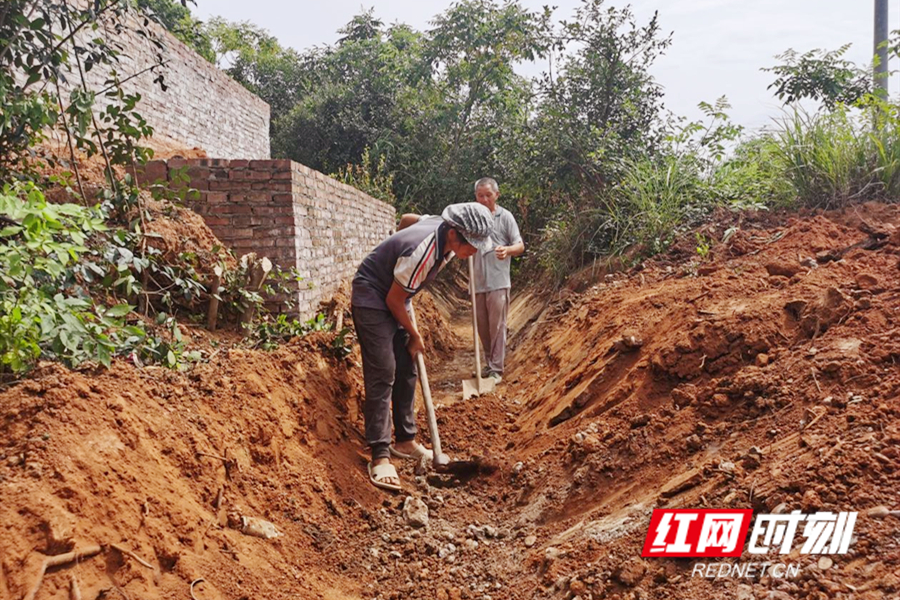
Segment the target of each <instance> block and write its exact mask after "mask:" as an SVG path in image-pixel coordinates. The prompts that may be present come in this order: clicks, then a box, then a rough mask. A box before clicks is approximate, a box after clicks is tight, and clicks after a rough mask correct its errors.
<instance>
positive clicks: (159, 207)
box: [146, 200, 237, 275]
mask: <svg viewBox="0 0 900 600" xmlns="http://www.w3.org/2000/svg"><path fill="white" fill-rule="evenodd" d="M147 209H148V212H149V213H150V220H148V221H147V225H146V227H147V244H148V246H150V247H153V248H156V249H157V250H159V252H160V253H161V257H162V259H163V260H164V261H165V262H169V263H171V262H177V261H184V260H187V261H188V262H190V263H193V264H194V265H195V267H196V269H197V271H198V272H199V273H202V274H205V275H209V274H211V273H212V270H213V267H215V266H216V265H218V264H222V265H224V266H225V267H226V268H234V267H236V266H237V260H235V257H234V256H233V255H232V254H231V253H229V252H228V248H227V247H226V246H225V245H224V244H223V243H222V242H221V241H219V238H217V237H216V235H215V234H214V233H213V232H212V230H211V229H210V228H209V227H208V226H207V225H206V222H204V220H203V217H201V216H200V215H198V214H197V213H195V212H194V211H192V210H190V209H188V208H184V207H182V206H176V205H174V204H170V203H168V202H157V201H154V200H147Z"/></svg>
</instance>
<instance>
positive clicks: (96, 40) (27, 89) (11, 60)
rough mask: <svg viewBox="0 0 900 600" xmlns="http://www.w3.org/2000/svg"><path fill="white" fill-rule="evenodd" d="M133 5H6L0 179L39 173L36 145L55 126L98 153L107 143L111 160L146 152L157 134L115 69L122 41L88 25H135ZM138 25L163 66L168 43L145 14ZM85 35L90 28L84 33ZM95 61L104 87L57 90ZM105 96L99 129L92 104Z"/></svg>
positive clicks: (0, 23)
mask: <svg viewBox="0 0 900 600" xmlns="http://www.w3.org/2000/svg"><path fill="white" fill-rule="evenodd" d="M133 11H134V7H133V6H132V4H131V3H129V2H120V1H117V0H96V1H95V2H91V3H89V5H87V6H81V7H77V8H76V7H70V6H69V5H68V3H59V2H44V3H39V4H34V3H31V2H27V1H26V0H10V1H9V2H6V3H5V4H4V8H3V10H2V11H0V105H2V106H3V112H2V115H0V178H2V179H4V180H7V179H8V178H9V177H10V176H17V177H20V178H21V177H29V176H33V175H34V173H32V172H31V171H30V165H31V163H32V162H33V160H32V159H33V158H34V150H33V147H34V146H35V145H36V144H38V143H39V142H41V141H42V140H43V139H44V136H45V130H46V128H48V127H50V126H57V127H58V128H59V129H60V130H63V131H66V132H67V136H70V139H71V140H72V141H73V143H74V144H75V145H76V146H77V147H78V148H82V149H85V150H86V151H88V152H89V153H97V152H98V145H101V144H105V145H107V146H108V149H109V151H110V153H111V156H107V160H109V161H110V162H116V163H118V164H130V163H131V161H132V160H141V159H143V158H145V157H146V156H147V153H146V151H142V150H140V149H139V146H137V145H136V144H135V142H136V141H137V140H139V139H140V138H142V137H146V136H147V135H149V134H150V133H151V130H150V128H149V127H148V126H147V124H146V122H144V120H143V119H142V118H141V117H140V115H139V114H137V113H136V112H135V106H136V104H137V102H138V100H139V99H140V98H139V96H135V95H128V94H125V93H124V92H123V91H122V89H121V82H120V81H119V78H118V75H117V73H116V69H115V66H116V64H117V62H118V59H119V55H120V53H121V52H122V48H121V47H120V45H119V44H118V43H117V42H116V41H115V40H107V39H104V37H103V36H102V35H100V34H97V35H93V36H91V35H87V32H88V31H89V30H99V27H100V25H99V24H100V23H101V22H102V23H103V24H104V25H106V26H107V27H109V28H110V29H112V30H115V29H119V28H123V27H126V26H130V25H128V23H131V20H130V16H131V13H132V12H133ZM49 23H53V24H54V25H55V26H57V27H58V28H59V31H60V34H58V35H57V34H54V33H53V31H51V28H50V27H49V26H48V24H49ZM134 27H136V30H137V32H138V33H139V34H141V35H143V36H144V37H145V38H146V39H147V40H148V41H149V42H150V43H151V44H152V47H153V48H155V49H156V50H157V52H158V56H157V57H156V58H157V61H158V65H161V64H162V62H163V58H162V54H161V53H162V49H163V44H162V42H160V41H159V40H158V39H157V37H156V35H155V34H154V33H153V31H152V30H150V29H148V28H147V27H145V26H144V23H143V21H142V20H137V21H136V25H134ZM78 34H83V35H82V36H81V38H77V37H76V36H78ZM76 39H77V40H78V41H77V42H76ZM95 68H106V69H108V75H109V82H108V85H107V87H106V88H105V89H103V90H90V89H87V88H86V87H84V86H81V87H79V86H77V85H76V86H75V87H74V89H73V92H72V94H71V97H70V98H68V99H67V98H60V97H59V96H58V92H59V83H60V81H63V80H68V81H70V82H71V81H72V80H74V81H75V82H76V83H77V82H80V81H82V75H83V73H85V72H87V71H91V70H92V69H95ZM21 75H24V81H22V77H21ZM155 82H156V83H158V84H160V85H162V86H164V85H165V84H164V81H163V77H162V75H157V77H156V79H155ZM98 95H103V96H106V97H107V99H108V100H109V101H110V105H109V106H108V107H107V108H106V109H105V110H104V111H102V113H101V114H100V122H99V123H98V124H97V126H96V127H93V128H92V127H91V125H92V124H93V121H94V118H93V116H92V113H91V108H92V106H93V104H94V100H95V98H96V97H97V96H98ZM66 104H68V106H66ZM101 140H102V141H101ZM99 150H100V151H103V150H105V148H100V149H99ZM111 176H112V175H111V174H110V177H111Z"/></svg>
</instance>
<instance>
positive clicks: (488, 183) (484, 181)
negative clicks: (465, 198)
mask: <svg viewBox="0 0 900 600" xmlns="http://www.w3.org/2000/svg"><path fill="white" fill-rule="evenodd" d="M480 187H489V188H491V191H492V192H499V191H500V186H498V185H497V181H496V180H494V179H493V178H491V177H482V178H481V179H479V180H478V181H476V182H475V192H476V193H477V192H478V188H480Z"/></svg>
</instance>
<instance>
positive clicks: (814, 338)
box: [507, 205, 900, 598]
mask: <svg viewBox="0 0 900 600" xmlns="http://www.w3.org/2000/svg"><path fill="white" fill-rule="evenodd" d="M897 223H898V220H897V211H896V209H894V208H892V207H884V206H881V205H871V206H867V207H858V208H856V209H854V210H853V211H849V212H847V213H833V214H828V215H821V214H820V215H816V216H811V217H807V218H792V219H789V220H788V221H787V223H786V225H785V226H782V227H771V226H768V225H770V224H771V221H769V222H768V223H764V224H757V225H752V226H747V227H746V228H741V229H735V230H733V231H731V233H730V234H728V237H727V238H726V241H725V242H723V243H719V244H714V245H713V246H712V251H711V252H710V254H709V255H708V256H706V257H703V256H701V255H699V254H698V253H697V250H696V244H694V251H693V255H692V256H690V257H689V258H687V259H685V254H684V252H685V251H684V249H681V248H676V249H675V250H674V254H673V255H670V256H667V257H662V258H661V259H660V260H658V261H654V262H653V263H648V264H647V266H646V267H645V268H644V269H642V270H638V271H635V272H633V273H631V274H629V275H620V276H617V275H610V276H608V277H607V278H606V280H605V281H604V282H603V283H600V284H597V285H595V286H594V287H593V288H591V289H589V290H587V291H586V293H584V294H582V295H570V296H568V297H566V298H564V299H562V300H559V301H557V303H556V304H555V305H554V306H551V307H550V308H548V310H546V311H545V312H544V314H542V315H541V316H540V318H539V319H538V321H539V322H540V325H538V326H537V328H536V331H533V332H530V334H529V335H527V336H525V337H524V339H523V341H522V342H521V344H520V345H519V347H518V348H517V349H516V351H515V356H516V361H515V364H516V367H515V369H514V371H513V373H512V379H513V383H514V385H515V387H516V390H517V391H518V392H519V396H520V398H521V400H522V401H523V403H524V404H525V410H524V411H523V413H522V414H521V415H520V416H519V418H518V419H517V420H516V422H515V423H514V424H511V425H508V426H507V431H510V432H511V433H512V432H515V437H514V438H513V439H514V442H512V450H513V453H514V454H515V455H516V457H517V458H518V459H519V460H523V461H524V465H525V471H524V472H526V473H528V475H527V477H526V480H525V482H524V483H522V482H521V481H520V482H519V485H523V486H524V487H525V489H527V490H529V491H528V493H527V494H526V495H525V498H522V499H520V505H521V506H522V507H523V508H522V509H521V510H523V511H525V512H530V513H533V515H534V517H533V518H534V520H535V521H537V522H540V523H544V524H547V525H548V526H549V529H550V531H556V532H557V535H556V536H555V537H554V538H553V539H551V540H550V541H549V542H548V544H561V545H564V546H565V548H566V551H568V552H569V553H570V558H569V559H567V560H565V561H555V562H557V563H560V565H562V564H565V567H564V568H563V567H561V566H560V565H558V567H559V568H561V569H562V570H571V571H576V572H577V571H580V572H578V573H577V576H578V577H580V578H581V580H582V581H586V580H591V581H595V582H597V585H595V586H588V587H590V588H591V589H593V590H595V591H594V594H595V596H594V597H597V592H596V590H598V589H602V590H605V592H603V593H606V594H613V596H612V597H617V594H620V593H621V594H624V593H625V592H627V590H629V589H630V588H632V587H634V586H637V587H641V588H644V589H645V593H646V590H649V589H650V588H651V587H652V588H654V589H655V590H659V591H658V593H666V594H669V596H668V597H678V598H695V597H696V598H700V597H708V596H707V595H705V594H708V593H711V592H704V591H703V590H710V589H711V588H710V587H709V583H708V582H705V581H703V580H693V579H690V578H688V579H687V580H685V573H684V569H683V567H682V566H681V564H680V563H677V562H672V563H671V564H667V563H666V562H665V561H646V562H641V566H640V567H639V568H638V567H634V565H632V564H631V562H630V561H633V560H634V559H627V558H626V557H637V556H639V554H640V548H641V546H642V544H643V536H644V535H645V534H646V526H647V521H648V518H649V510H650V509H651V508H653V507H655V506H656V507H658V506H675V507H682V506H684V507H728V506H734V507H752V508H754V509H757V510H765V511H767V512H768V511H771V510H773V509H775V508H776V507H777V506H779V505H784V506H786V507H787V508H786V509H784V510H791V509H803V510H805V511H808V512H809V511H814V510H834V511H840V510H859V511H862V512H864V511H865V510H867V509H869V508H871V507H873V506H877V505H882V504H886V505H888V506H893V505H894V504H895V503H896V496H895V493H894V491H893V490H895V489H896V486H897V484H898V483H900V477H898V474H897V467H898V463H897V457H895V456H893V454H894V453H895V452H896V449H895V448H896V442H897V439H898V438H897V436H898V433H900V429H898V420H897V417H898V416H900V375H898V373H897V371H896V368H895V367H894V365H895V362H896V360H897V358H898V352H900V344H898V342H897V341H896V340H897V338H896V336H895V335H894V331H895V329H896V328H897V326H898V324H900V323H898V317H897V315H898V310H900V270H898V266H900V262H898V256H900V247H898V245H897V244H896V230H895V229H894V226H895V225H896V224H897ZM733 226H734V223H726V224H722V225H719V226H718V227H719V229H718V232H719V237H722V236H724V235H725V232H726V231H727V230H728V229H729V228H730V227H733ZM715 227H716V226H715V225H713V226H711V227H710V228H709V229H707V232H708V233H707V235H710V232H711V231H714V230H715ZM678 257H681V258H678ZM885 452H887V454H885ZM537 467H540V469H539V472H537V473H536V472H535V468H537ZM629 523H631V525H628V524H629ZM557 524H558V525H557ZM563 525H565V527H563ZM573 525H574V528H573V529H572V530H571V531H565V529H566V528H569V527H571V526H573ZM883 525H884V523H883V522H882V521H878V520H874V519H868V520H867V519H864V518H863V517H861V521H860V523H859V525H858V527H857V534H858V536H859V542H858V543H857V545H856V550H855V551H852V552H851V555H849V556H846V557H835V559H836V562H837V563H838V565H839V566H838V567H837V568H839V569H841V573H840V574H838V573H834V574H833V575H831V576H830V578H829V577H826V576H825V575H827V574H821V573H817V571H816V569H815V567H812V568H810V569H807V567H809V564H810V563H812V564H815V561H813V559H812V558H810V557H802V558H799V560H798V562H801V563H803V564H804V569H807V570H806V571H805V573H807V574H806V576H805V577H804V578H803V579H802V580H801V581H800V582H794V583H790V584H787V585H786V587H779V588H776V589H778V590H781V589H788V591H789V592H790V597H798V598H807V597H808V598H819V597H826V595H827V596H828V597H831V595H830V594H832V593H833V592H834V591H835V590H837V589H850V588H845V587H843V586H844V584H845V583H846V584H850V585H853V586H857V589H858V587H859V586H863V585H864V584H865V582H866V581H869V582H870V583H869V584H868V586H867V588H864V589H870V590H872V591H871V592H870V593H869V595H863V596H861V597H873V598H874V597H886V596H884V595H883V594H893V593H897V592H900V587H898V586H900V583H898V582H900V580H898V578H897V577H896V574H897V569H898V568H900V554H898V553H897V552H896V550H891V548H896V545H895V542H894V541H892V540H893V539H894V538H893V533H891V531H892V528H891V527H888V528H885V527H883ZM564 531H565V533H564ZM598 541H600V542H602V548H601V546H598V545H597V542H598ZM561 550H562V549H561ZM791 558H793V559H798V557H796V556H792V557H791ZM639 562H640V561H639ZM579 563H580V564H579ZM585 563H591V564H592V565H593V566H592V567H591V568H589V569H585V568H584V566H583V565H584V564H585ZM623 569H625V570H631V571H635V570H637V571H639V572H640V574H639V576H632V575H634V573H632V574H631V575H628V576H626V577H622V576H621V575H617V573H621V571H622V570H623ZM654 569H659V570H660V573H657V574H654V571H653V570H654ZM645 571H646V575H645V574H644V573H645ZM575 574H576V573H573V576H574V575H575ZM688 575H689V574H688ZM820 575H821V576H820ZM833 580H838V581H840V582H841V583H835V581H833ZM782 583H783V582H777V581H774V580H771V579H764V580H763V581H762V582H759V583H757V584H756V585H757V586H760V587H759V588H757V589H761V590H766V589H769V588H770V587H771V586H776V585H781V584H782ZM663 590H666V591H665V592H664V591H663ZM760 593H764V592H760ZM749 597H753V596H749ZM757 597H761V596H757Z"/></svg>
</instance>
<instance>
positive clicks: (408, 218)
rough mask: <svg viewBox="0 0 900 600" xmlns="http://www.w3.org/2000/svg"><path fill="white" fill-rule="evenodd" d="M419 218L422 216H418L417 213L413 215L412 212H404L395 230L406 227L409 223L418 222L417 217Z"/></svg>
mask: <svg viewBox="0 0 900 600" xmlns="http://www.w3.org/2000/svg"><path fill="white" fill-rule="evenodd" d="M421 218H422V217H420V216H419V215H414V214H412V213H406V214H405V215H403V216H402V217H400V224H399V225H398V226H397V231H400V230H401V229H406V228H407V227H409V226H410V225H413V224H415V223H418V222H419V219H421Z"/></svg>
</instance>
